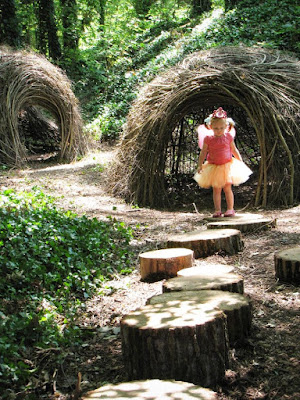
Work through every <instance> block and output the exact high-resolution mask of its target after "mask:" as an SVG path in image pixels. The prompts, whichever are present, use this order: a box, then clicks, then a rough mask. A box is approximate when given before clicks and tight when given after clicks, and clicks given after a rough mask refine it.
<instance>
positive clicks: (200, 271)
mask: <svg viewBox="0 0 300 400" xmlns="http://www.w3.org/2000/svg"><path fill="white" fill-rule="evenodd" d="M230 272H234V267H233V266H232V265H225V264H210V263H198V264H197V265H195V266H193V267H190V268H185V269H182V270H180V271H178V272H177V276H194V277H197V276H199V275H200V276H203V275H210V276H212V275H220V274H228V273H230Z"/></svg>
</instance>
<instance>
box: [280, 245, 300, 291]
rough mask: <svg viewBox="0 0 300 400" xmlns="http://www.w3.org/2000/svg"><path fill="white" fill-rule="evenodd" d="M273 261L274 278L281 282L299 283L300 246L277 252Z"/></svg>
mask: <svg viewBox="0 0 300 400" xmlns="http://www.w3.org/2000/svg"><path fill="white" fill-rule="evenodd" d="M274 261H275V276H276V278H278V279H279V280H280V281H283V282H289V283H293V284H299V283H300V247H293V248H290V249H286V250H282V251H279V252H277V253H276V254H275V255H274Z"/></svg>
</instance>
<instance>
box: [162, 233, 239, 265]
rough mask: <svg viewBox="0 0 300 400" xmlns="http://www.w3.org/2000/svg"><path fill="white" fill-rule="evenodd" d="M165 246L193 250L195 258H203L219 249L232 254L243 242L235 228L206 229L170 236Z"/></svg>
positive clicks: (237, 250) (236, 251)
mask: <svg viewBox="0 0 300 400" xmlns="http://www.w3.org/2000/svg"><path fill="white" fill-rule="evenodd" d="M167 247H184V248H187V249H191V250H193V251H194V255H195V258H204V257H208V256H210V255H212V254H215V253H218V252H220V251H223V252H225V253H226V254H229V255H233V254H236V253H238V252H239V251H241V250H242V249H243V247H244V243H243V241H242V238H241V232H240V231H238V230H237V229H207V230H203V231H193V232H188V233H184V234H180V235H174V236H171V237H170V238H169V239H168V241H167Z"/></svg>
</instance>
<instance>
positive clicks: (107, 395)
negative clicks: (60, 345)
mask: <svg viewBox="0 0 300 400" xmlns="http://www.w3.org/2000/svg"><path fill="white" fill-rule="evenodd" d="M100 399H101V400H102V399H107V400H116V399H118V400H126V399H131V400H143V399H145V400H149V399H174V400H175V399H184V400H195V399H199V400H217V399H218V396H217V393H216V392H213V391H212V390H210V389H206V388H202V387H199V386H195V385H193V384H192V383H189V382H182V381H173V380H170V381H163V380H159V379H149V380H144V381H132V382H123V383H119V384H117V385H114V384H106V385H104V386H102V387H100V388H99V389H96V390H92V391H90V392H88V393H86V394H85V395H84V396H83V397H82V400H100Z"/></svg>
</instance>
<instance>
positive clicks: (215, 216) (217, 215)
mask: <svg viewBox="0 0 300 400" xmlns="http://www.w3.org/2000/svg"><path fill="white" fill-rule="evenodd" d="M222 216H223V214H222V212H221V211H216V212H215V213H214V214H213V218H220V217H222Z"/></svg>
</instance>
